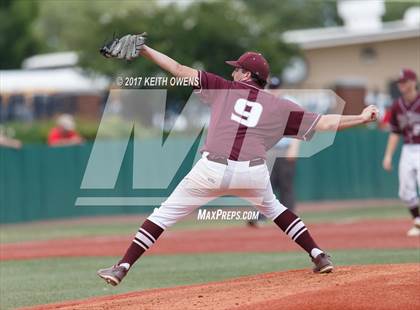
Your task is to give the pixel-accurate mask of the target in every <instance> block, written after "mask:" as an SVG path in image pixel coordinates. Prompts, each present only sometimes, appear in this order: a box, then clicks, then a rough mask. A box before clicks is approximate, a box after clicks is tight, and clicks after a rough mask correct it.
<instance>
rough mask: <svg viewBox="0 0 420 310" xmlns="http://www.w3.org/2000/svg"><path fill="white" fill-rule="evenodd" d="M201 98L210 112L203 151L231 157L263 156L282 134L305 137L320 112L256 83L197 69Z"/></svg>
mask: <svg viewBox="0 0 420 310" xmlns="http://www.w3.org/2000/svg"><path fill="white" fill-rule="evenodd" d="M199 81H200V85H199V86H198V87H197V88H199V89H200V90H198V91H196V92H198V93H199V94H200V96H201V99H202V100H204V101H205V102H206V103H208V104H210V107H211V116H210V124H209V127H208V129H207V137H206V141H205V145H204V147H203V148H202V150H201V151H202V152H203V151H207V152H209V153H211V154H215V155H219V156H226V157H228V158H229V159H232V160H239V161H245V160H251V159H254V158H258V157H261V158H265V157H266V151H267V150H268V149H270V148H271V147H272V146H273V145H274V144H276V143H277V142H278V141H279V140H280V139H281V138H282V137H283V136H288V137H291V138H297V139H301V140H309V139H310V138H311V137H312V136H313V134H314V132H315V131H314V130H315V125H316V123H317V122H318V120H319V118H320V115H319V114H316V113H311V112H307V111H305V110H304V109H302V108H301V107H300V106H299V105H297V104H296V103H293V102H292V101H289V100H286V99H279V98H277V97H275V96H273V95H271V94H270V93H268V92H266V91H264V90H263V89H261V88H260V87H259V86H258V85H257V84H256V83H254V82H252V81H250V82H237V81H228V80H225V79H223V78H221V77H220V76H217V75H215V74H212V73H208V72H205V71H200V72H199Z"/></svg>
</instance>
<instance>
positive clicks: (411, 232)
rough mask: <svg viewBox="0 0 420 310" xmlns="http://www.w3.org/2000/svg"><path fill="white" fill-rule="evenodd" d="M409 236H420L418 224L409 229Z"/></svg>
mask: <svg viewBox="0 0 420 310" xmlns="http://www.w3.org/2000/svg"><path fill="white" fill-rule="evenodd" d="M407 236H408V237H419V236H420V228H418V227H417V226H413V227H411V228H410V230H409V231H407Z"/></svg>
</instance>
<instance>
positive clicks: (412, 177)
mask: <svg viewBox="0 0 420 310" xmlns="http://www.w3.org/2000/svg"><path fill="white" fill-rule="evenodd" d="M398 176H399V185H400V188H399V196H400V198H401V200H402V201H403V202H404V203H406V204H407V206H408V207H412V206H416V205H417V204H418V203H419V196H418V194H417V188H418V189H419V192H420V144H404V145H403V147H402V152H401V157H400V164H399V168H398Z"/></svg>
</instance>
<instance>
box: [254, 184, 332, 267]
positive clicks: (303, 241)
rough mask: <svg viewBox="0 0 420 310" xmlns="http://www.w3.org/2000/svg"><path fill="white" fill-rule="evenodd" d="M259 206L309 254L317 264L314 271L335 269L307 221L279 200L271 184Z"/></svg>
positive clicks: (262, 211)
mask: <svg viewBox="0 0 420 310" xmlns="http://www.w3.org/2000/svg"><path fill="white" fill-rule="evenodd" d="M257 207H258V208H259V210H260V211H261V213H263V214H264V215H265V216H267V217H268V218H270V219H272V220H273V221H274V223H275V224H276V225H277V226H278V227H279V228H280V229H281V230H282V231H284V232H285V233H286V234H287V235H288V236H289V237H290V238H291V239H292V240H293V241H294V242H296V243H297V244H298V245H299V246H300V247H302V248H303V249H304V250H305V251H306V252H307V253H308V254H309V256H310V257H311V258H312V261H313V262H314V264H315V267H314V272H319V273H328V272H331V271H332V270H333V265H332V263H331V261H330V260H329V257H328V255H326V254H325V253H324V251H322V250H321V248H320V247H319V246H318V244H317V243H316V242H315V241H314V239H313V238H312V236H311V234H310V233H309V230H308V228H307V227H306V225H305V223H303V221H302V220H301V219H300V218H299V217H298V216H297V215H296V214H295V213H293V212H292V211H290V210H289V209H287V208H286V207H285V206H283V205H282V204H281V203H280V202H279V201H278V199H277V198H276V197H275V195H274V194H273V190H272V188H271V185H270V184H269V185H268V187H267V189H266V191H265V195H264V198H263V201H262V203H261V204H259V205H258V204H257Z"/></svg>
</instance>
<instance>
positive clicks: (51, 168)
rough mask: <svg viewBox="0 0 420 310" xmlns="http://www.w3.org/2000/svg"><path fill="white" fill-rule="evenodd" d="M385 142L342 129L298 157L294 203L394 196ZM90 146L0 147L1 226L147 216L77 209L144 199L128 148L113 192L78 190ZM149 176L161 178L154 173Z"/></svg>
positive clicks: (373, 134)
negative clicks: (94, 200)
mask: <svg viewBox="0 0 420 310" xmlns="http://www.w3.org/2000/svg"><path fill="white" fill-rule="evenodd" d="M386 140H387V134H386V133H384V132H380V131H377V130H368V129H362V128H358V129H353V130H348V131H343V132H340V133H338V135H337V137H336V139H335V141H334V144H333V145H332V146H330V147H329V148H327V149H326V150H324V151H322V152H320V153H319V154H317V155H315V156H313V157H311V158H306V159H299V160H298V166H297V176H296V180H295V185H296V192H297V196H298V200H300V201H310V200H328V199H333V200H336V199H363V198H396V197H397V187H398V184H397V173H396V169H394V171H393V172H392V173H391V174H388V173H386V172H384V171H383V169H382V167H381V163H382V155H383V152H384V147H385V144H386ZM197 146H198V143H196V144H195V146H194V147H193V148H192V149H191V151H190V154H189V156H187V158H186V160H185V161H184V163H183V164H182V166H181V167H180V169H179V171H178V173H177V175H176V176H175V178H174V180H173V182H172V183H171V185H170V186H169V188H168V189H166V190H163V191H158V192H156V191H154V192H153V193H152V194H153V195H152V196H156V194H160V195H165V194H167V193H169V192H170V191H171V190H172V189H173V188H174V187H175V186H176V184H177V182H178V181H179V180H180V179H181V178H182V176H183V175H184V174H185V173H186V172H188V170H189V168H190V167H191V165H192V162H193V158H194V154H195V152H196V149H197ZM91 148H92V144H86V145H81V146H73V147H62V148H50V147H47V146H45V145H27V146H24V147H23V149H21V150H14V149H6V148H0V212H1V213H0V216H1V218H0V223H12V222H25V221H33V220H43V219H52V218H67V217H77V216H87V215H89V216H90V215H107V214H108V215H109V214H130V213H140V212H150V211H151V210H152V209H153V208H154V207H155V206H150V208H145V207H141V208H137V207H122V206H115V207H109V206H107V207H100V206H98V207H76V206H75V200H76V198H77V197H83V196H86V197H87V196H89V197H92V196H95V195H96V196H103V195H106V196H119V197H121V196H139V195H146V196H147V195H148V193H147V191H146V192H145V191H144V190H143V191H139V190H137V191H136V190H132V186H131V184H132V183H131V182H132V181H131V180H132V157H133V154H132V149H133V147H132V145H131V144H130V145H129V147H128V149H127V152H126V154H125V158H124V162H123V165H122V167H121V171H120V174H119V177H118V181H117V184H116V186H115V188H114V189H113V190H112V191H103V190H101V191H99V192H98V191H92V190H81V189H80V184H81V180H82V177H83V173H84V170H85V167H86V164H87V160H88V158H89V155H90V151H91ZM398 156H399V155H398ZM398 156H397V157H396V158H395V163H394V166H395V167H397V164H396V163H397V160H398ZM149 177H150V178H158V177H159V175H157V173H155V174H153V172H152V173H151V175H150V176H149Z"/></svg>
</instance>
